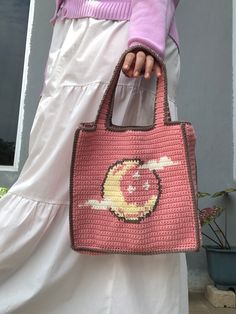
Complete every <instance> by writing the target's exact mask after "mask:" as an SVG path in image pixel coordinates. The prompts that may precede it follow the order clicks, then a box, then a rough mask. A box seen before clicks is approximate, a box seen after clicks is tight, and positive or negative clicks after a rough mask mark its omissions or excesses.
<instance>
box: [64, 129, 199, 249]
mask: <svg viewBox="0 0 236 314" xmlns="http://www.w3.org/2000/svg"><path fill="white" fill-rule="evenodd" d="M95 133H96V135H95ZM191 143H192V146H194V145H195V142H194V141H192V140H191V141H190V142H189V145H190V146H191ZM189 148H190V147H188V149H189ZM191 149H193V148H191ZM185 150H186V146H185V141H184V138H183V132H182V130H181V126H180V125H177V124H176V125H172V126H163V128H159V129H158V132H157V130H150V131H145V132H142V131H131V130H130V131H126V132H112V131H109V130H99V131H98V130H97V131H96V132H94V131H91V132H89V131H88V132H84V131H80V132H79V133H78V136H77V137H76V138H75V145H74V158H73V162H72V176H71V209H70V210H71V213H70V215H71V216H70V218H71V234H72V246H73V248H74V249H76V250H80V249H81V250H91V251H93V250H94V251H101V252H112V253H122V252H123V253H137V254H152V253H154V252H156V253H158V252H167V251H169V252H177V251H187V250H196V249H197V248H198V246H199V243H198V232H199V231H198V229H197V228H198V226H197V224H196V204H195V199H194V197H193V194H194V192H193V189H192V186H191V178H189V172H188V166H189V165H188V162H189V161H188V160H186V151H185Z"/></svg>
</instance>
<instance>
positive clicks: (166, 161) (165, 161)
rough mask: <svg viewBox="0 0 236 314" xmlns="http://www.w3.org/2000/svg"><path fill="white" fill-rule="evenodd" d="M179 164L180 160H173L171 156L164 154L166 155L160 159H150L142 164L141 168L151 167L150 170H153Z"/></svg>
mask: <svg viewBox="0 0 236 314" xmlns="http://www.w3.org/2000/svg"><path fill="white" fill-rule="evenodd" d="M178 164H179V162H178V161H172V160H171V158H169V157H167V156H164V157H161V158H160V159H159V160H158V161H156V160H149V161H148V162H146V163H145V164H144V165H142V167H141V168H143V169H149V170H151V171H153V170H160V169H164V167H169V166H174V165H178Z"/></svg>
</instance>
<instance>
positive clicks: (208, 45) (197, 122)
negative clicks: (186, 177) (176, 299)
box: [177, 0, 236, 289]
mask: <svg viewBox="0 0 236 314" xmlns="http://www.w3.org/2000/svg"><path fill="white" fill-rule="evenodd" d="M177 21H178V27H179V33H180V40H181V79H180V85H179V91H178V98H177V100H178V101H177V103H178V106H179V120H186V121H187V120H189V121H191V122H192V124H193V126H194V127H195V130H196V134H197V137H198V140H197V163H198V185H199V186H198V190H199V191H207V192H209V193H213V192H215V191H220V190H223V189H225V188H227V187H231V186H232V185H234V186H236V183H235V182H233V144H232V142H233V133H232V132H233V129H232V115H233V108H232V1H230V0H228V1H222V0H198V1H196V0H182V1H181V2H180V6H179V8H178V11H177ZM212 204H214V202H213V200H209V201H207V200H205V199H204V200H203V199H200V200H199V207H200V208H202V207H205V206H207V205H212ZM228 214H229V215H228V216H229V217H228V229H229V233H230V234H229V238H230V240H231V243H232V244H235V245H236V229H235V227H234V225H235V221H236V197H235V196H233V197H232V200H231V201H230V202H229V205H228ZM222 222H223V221H222ZM205 231H206V229H205ZM204 243H206V241H205V239H204ZM188 266H189V281H190V282H189V283H190V287H191V288H192V289H199V288H202V287H203V286H204V284H205V283H206V282H207V281H208V280H209V279H208V275H207V271H206V258H205V252H204V249H202V250H201V251H200V253H191V254H188Z"/></svg>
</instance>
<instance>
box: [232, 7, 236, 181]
mask: <svg viewBox="0 0 236 314" xmlns="http://www.w3.org/2000/svg"><path fill="white" fill-rule="evenodd" d="M232 6H233V9H232V13H233V18H232V58H233V60H232V62H233V121H232V123H233V154H234V157H233V180H235V181H236V2H235V1H232Z"/></svg>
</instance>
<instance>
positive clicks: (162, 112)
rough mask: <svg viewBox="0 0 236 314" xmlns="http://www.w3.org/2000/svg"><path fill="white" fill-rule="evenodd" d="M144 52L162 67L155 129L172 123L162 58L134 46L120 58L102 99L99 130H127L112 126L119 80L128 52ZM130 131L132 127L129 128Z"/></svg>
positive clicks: (158, 84)
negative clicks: (168, 122) (169, 122)
mask: <svg viewBox="0 0 236 314" xmlns="http://www.w3.org/2000/svg"><path fill="white" fill-rule="evenodd" d="M140 50H143V51H145V52H147V53H148V54H150V55H152V56H153V57H154V59H155V61H157V62H158V63H159V65H160V66H161V73H162V74H161V76H160V77H159V78H158V79H157V82H156V97H155V110H154V126H153V127H154V128H159V127H161V126H163V125H164V124H165V123H166V122H167V121H171V116H170V110H169V105H168V100H167V72H166V66H165V64H164V63H163V61H162V60H161V59H160V57H159V56H158V55H157V54H156V53H155V52H154V51H153V50H152V49H149V48H144V47H143V46H142V45H137V46H133V47H132V48H129V49H127V50H126V51H125V52H124V53H123V54H122V55H121V57H120V60H119V62H118V64H117V65H116V67H115V69H114V72H113V75H112V78H111V81H110V83H109V85H108V87H107V89H106V91H105V93H104V96H103V98H102V101H101V104H100V107H99V110H98V114H97V118H96V122H95V123H96V128H98V129H112V130H113V131H114V130H116V129H117V130H118V129H119V130H120V129H127V127H126V128H125V127H122V126H121V127H120V126H114V125H112V112H113V105H114V97H115V90H116V86H117V83H118V80H119V76H120V72H121V69H122V65H123V63H124V59H125V56H126V54H127V53H128V52H137V51H140ZM128 129H130V127H129V128H128ZM132 129H141V130H143V129H145V127H138V126H137V127H132Z"/></svg>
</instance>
